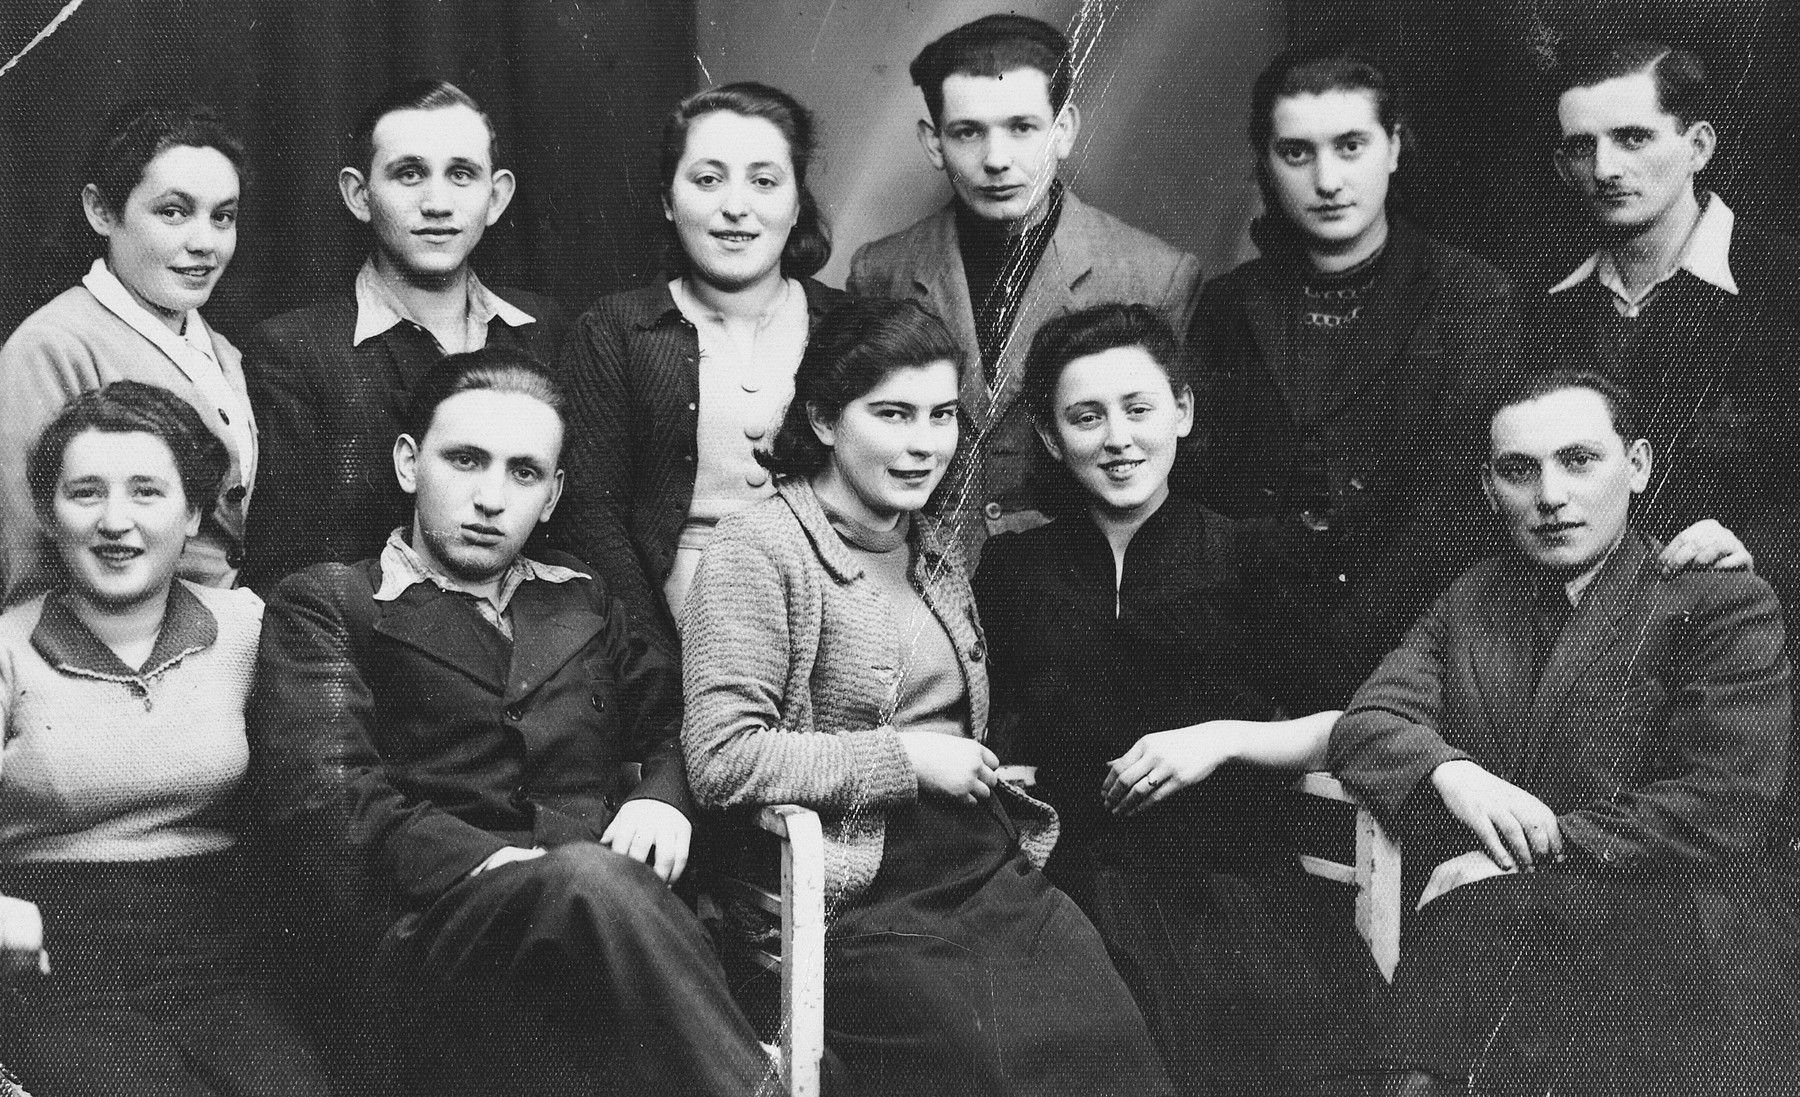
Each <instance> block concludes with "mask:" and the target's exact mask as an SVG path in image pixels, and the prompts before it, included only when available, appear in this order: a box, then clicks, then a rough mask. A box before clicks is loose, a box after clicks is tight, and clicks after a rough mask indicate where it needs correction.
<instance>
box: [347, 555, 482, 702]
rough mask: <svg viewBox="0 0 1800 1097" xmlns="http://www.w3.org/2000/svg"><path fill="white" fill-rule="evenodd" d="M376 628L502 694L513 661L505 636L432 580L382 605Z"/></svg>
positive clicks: (415, 584)
mask: <svg viewBox="0 0 1800 1097" xmlns="http://www.w3.org/2000/svg"><path fill="white" fill-rule="evenodd" d="M375 631H376V632H377V633H379V634H381V635H382V636H386V637H388V638H389V639H391V640H394V641H396V642H398V643H402V644H405V645H406V646H408V647H410V648H414V649H416V650H418V651H420V652H423V653H424V654H426V655H428V656H430V657H431V658H433V659H435V660H437V661H438V662H440V663H443V664H445V665H447V666H449V667H451V668H453V669H455V670H458V671H460V672H462V673H463V674H465V675H467V676H468V677H470V678H472V679H474V680H475V681H477V682H480V683H481V684H482V685H484V686H486V687H487V688H488V689H489V690H492V691H493V692H495V693H499V692H500V691H501V689H502V687H503V686H504V685H505V682H504V681H503V680H502V678H503V676H504V674H505V673H506V665H507V662H508V661H509V653H508V652H507V650H506V649H507V643H506V638H505V637H503V636H501V635H500V633H499V631H498V630H496V629H495V628H494V627H493V626H492V625H489V624H488V623H487V622H486V621H484V620H482V619H481V615H480V614H478V613H476V612H475V610H474V607H472V606H469V605H465V604H464V603H463V596H462V595H457V594H446V593H444V592H443V591H440V590H438V589H437V588H436V587H434V586H432V585H431V584H430V583H423V582H421V583H414V584H413V585H412V586H410V587H408V588H407V590H406V592H405V593H404V594H402V595H400V597H399V598H397V599H395V600H394V601H392V602H388V603H385V604H384V605H383V606H382V612H381V615H380V616H379V617H378V618H377V619H376V621H375Z"/></svg>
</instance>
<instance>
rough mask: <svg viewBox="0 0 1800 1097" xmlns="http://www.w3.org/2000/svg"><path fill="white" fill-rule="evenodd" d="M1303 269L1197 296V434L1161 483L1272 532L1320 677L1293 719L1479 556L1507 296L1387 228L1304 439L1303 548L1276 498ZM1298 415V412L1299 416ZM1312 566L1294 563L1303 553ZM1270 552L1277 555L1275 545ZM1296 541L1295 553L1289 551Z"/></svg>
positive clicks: (1484, 268)
mask: <svg viewBox="0 0 1800 1097" xmlns="http://www.w3.org/2000/svg"><path fill="white" fill-rule="evenodd" d="M1298 261H1303V260H1298V259H1297V258H1294V257H1289V256H1286V255H1283V254H1281V253H1280V252H1276V253H1275V254H1271V255H1266V256H1264V257H1263V258H1259V259H1254V260H1252V261H1250V262H1248V263H1245V264H1244V265H1243V266H1240V267H1238V268H1237V269H1236V270H1234V271H1232V272H1231V273H1230V274H1227V275H1224V276H1222V277H1219V278H1215V279H1213V280H1212V281H1211V282H1209V283H1207V285H1206V289H1205V290H1204V291H1203V292H1202V294H1201V297H1200V305H1199V308H1198V311H1197V312H1196V313H1195V316H1194V326H1193V329H1192V331H1191V332H1190V333H1189V335H1188V341H1187V354H1188V357H1189V362H1190V366H1189V368H1190V371H1191V375H1192V380H1193V383H1194V387H1195V390H1196V392H1197V394H1198V420H1197V423H1196V430H1195V432H1194V439H1193V443H1192V445H1191V446H1190V447H1189V450H1188V452H1186V453H1184V454H1183V456H1182V458H1181V460H1180V462H1179V463H1178V465H1177V467H1176V470H1175V474H1174V478H1173V479H1174V483H1175V485H1176V487H1177V488H1178V489H1179V490H1181V491H1183V492H1184V493H1187V494H1191V495H1194V496H1196V497H1197V498H1199V499H1201V500H1202V501H1203V502H1205V503H1206V504H1207V505H1208V506H1210V507H1212V508H1214V509H1215V510H1218V511H1219V512H1220V513H1223V514H1226V515H1229V516H1231V517H1234V518H1256V517H1267V518H1270V519H1272V520H1273V522H1272V527H1273V528H1274V530H1275V531H1276V538H1277V541H1278V542H1281V543H1280V544H1278V546H1277V550H1276V551H1277V555H1280V556H1284V557H1288V558H1291V559H1292V560H1294V561H1296V570H1297V571H1300V572H1305V571H1308V570H1312V571H1316V572H1317V574H1316V575H1311V576H1306V575H1297V576H1296V577H1295V586H1296V589H1297V590H1305V589H1306V588H1308V587H1309V586H1312V585H1314V584H1313V582H1312V581H1313V580H1318V583H1317V585H1318V586H1319V588H1320V589H1319V590H1318V591H1316V592H1313V593H1303V594H1301V595H1300V598H1301V600H1302V601H1309V602H1314V603H1316V604H1315V605H1312V606H1310V607H1309V608H1308V609H1307V610H1305V612H1306V613H1310V614H1312V615H1314V616H1316V617H1317V618H1318V620H1319V621H1320V634H1319V635H1317V636H1313V637H1304V636H1297V637H1296V639H1295V642H1296V643H1311V644H1316V645H1317V646H1318V647H1319V648H1320V649H1321V650H1320V653H1319V659H1320V660H1323V662H1324V664H1325V665H1327V666H1328V667H1329V670H1328V673H1327V675H1326V680H1325V681H1324V682H1323V684H1322V686H1321V688H1320V689H1319V690H1318V691H1317V696H1315V697H1313V698H1311V699H1310V701H1309V702H1308V704H1307V706H1306V707H1314V708H1338V707H1341V706H1342V705H1343V703H1344V701H1345V700H1346V699H1347V698H1348V697H1349V695H1350V692H1351V691H1352V690H1354V689H1355V687H1356V686H1357V685H1358V684H1359V683H1360V682H1361V681H1362V679H1363V678H1364V677H1366V676H1367V675H1368V673H1369V671H1371V670H1373V669H1374V667H1375V664H1376V663H1377V662H1378V661H1379V660H1380V658H1381V656H1382V655H1384V654H1386V653H1387V651H1388V650H1389V649H1390V648H1391V647H1392V646H1393V645H1394V644H1395V643H1396V642H1397V641H1398V640H1399V638H1400V637H1401V635H1403V634H1404V633H1405V631H1406V629H1407V627H1408V626H1409V625H1411V624H1412V622H1413V621H1414V620H1415V619H1416V618H1417V617H1418V615H1419V613H1420V612H1421V611H1422V610H1423V609H1424V608H1425V607H1426V606H1428V605H1430V603H1431V600H1432V599H1433V598H1434V597H1435V596H1436V595H1437V594H1438V593H1439V592H1440V591H1441V590H1443V588H1444V587H1446V586H1448V585H1449V583H1450V581H1451V580H1452V579H1454V578H1455V577H1456V575H1457V574H1458V573H1459V572H1461V571H1462V569H1463V568H1465V567H1467V566H1468V565H1469V564H1470V563H1471V562H1472V561H1474V560H1477V559H1480V558H1481V555H1482V554H1483V553H1482V552H1481V551H1480V550H1479V549H1478V547H1477V546H1478V545H1480V544H1481V542H1480V541H1479V540H1478V539H1477V537H1476V533H1477V531H1478V530H1485V528H1486V525H1485V516H1484V515H1482V514H1481V513H1480V512H1479V511H1477V510H1475V509H1474V508H1473V507H1472V506H1471V500H1472V499H1473V496H1474V493H1473V492H1472V491H1471V490H1470V488H1471V486H1472V479H1473V475H1474V471H1473V470H1474V467H1475V463H1476V462H1477V461H1478V460H1479V459H1480V458H1482V457H1485V456H1486V452H1485V445H1484V444H1483V440H1484V439H1485V438H1486V437H1487V429H1486V425H1485V423H1482V422H1481V421H1480V414H1479V413H1480V412H1481V410H1482V404H1483V402H1484V399H1485V396H1486V390H1485V386H1486V384H1487V383H1488V382H1490V381H1491V380H1492V379H1493V378H1494V377H1495V376H1497V375H1498V374H1499V372H1500V370H1501V368H1502V366H1503V364H1504V361H1505V358H1504V355H1505V351H1506V350H1507V347H1508V332H1509V330H1510V326H1511V288H1510V286H1509V284H1508V282H1507V280H1506V277H1505V276H1504V275H1502V274H1501V273H1500V272H1499V271H1498V270H1496V269H1495V268H1494V267H1492V266H1491V265H1489V264H1488V263H1486V262H1484V261H1482V260H1481V259H1478V258H1476V257H1475V256H1473V255H1470V254H1468V253H1467V252H1463V251H1459V250H1458V249H1456V248H1452V247H1450V246H1448V245H1446V244H1442V243H1440V242H1438V241H1436V240H1433V239H1432V238H1431V237H1429V236H1426V235H1425V234H1423V233H1421V232H1419V231H1418V230H1416V229H1414V228H1412V227H1410V226H1409V225H1407V224H1406V223H1404V222H1402V221H1398V220H1396V221H1393V222H1392V223H1391V226H1390V232H1389V236H1388V244H1387V252H1386V255H1385V257H1384V258H1383V260H1382V266H1381V269H1380V272H1379V273H1378V274H1377V276H1376V280H1375V284H1374V285H1373V286H1372V287H1371V289H1370V291H1369V296H1368V298H1367V299H1366V301H1365V303H1364V305H1363V311H1362V317H1361V319H1360V320H1359V322H1358V324H1357V326H1356V328H1355V329H1354V334H1353V335H1351V336H1350V340H1351V342H1350V345H1349V348H1348V350H1347V352H1346V354H1345V358H1344V370H1345V373H1344V375H1343V378H1342V380H1341V382H1340V386H1339V392H1338V393H1337V395H1336V398H1335V400H1334V401H1333V402H1328V403H1326V404H1325V405H1324V407H1323V409H1322V411H1320V412H1319V413H1318V416H1317V420H1316V423H1315V425H1314V427H1313V429H1314V431H1315V432H1316V434H1317V437H1318V440H1319V444H1320V445H1321V447H1322V449H1323V457H1324V462H1325V470H1326V477H1327V480H1328V487H1329V491H1330V499H1331V525H1332V531H1331V534H1330V536H1329V537H1328V538H1319V537H1314V536H1311V534H1310V532H1309V531H1308V530H1307V529H1306V528H1305V527H1304V526H1303V520H1302V518H1301V517H1300V511H1301V509H1302V508H1303V506H1304V505H1305V504H1304V503H1303V501H1301V500H1296V499H1289V498H1288V497H1287V493H1288V486H1289V484H1290V483H1291V482H1292V479H1293V476H1294V472H1295V468H1296V466H1297V465H1298V463H1299V462H1300V461H1301V460H1302V456H1303V453H1302V432H1301V427H1300V424H1299V423H1298V422H1297V421H1296V416H1295V411H1294V408H1295V406H1296V405H1298V404H1300V403H1301V402H1302V398H1301V397H1300V396H1299V395H1298V394H1297V393H1295V392H1294V390H1293V386H1294V385H1295V384H1297V383H1298V378H1297V369H1296V365H1295V361H1294V356H1295V355H1296V354H1297V353H1298V343H1299V340H1298V339H1297V338H1295V335H1296V331H1297V327H1298V325H1299V323H1300V319H1301V311H1302V282H1301V279H1300V276H1299V273H1298V271H1297V268H1296V266H1295V264H1296V262H1298ZM1309 402H1310V401H1309ZM1325 541H1329V544H1330V551H1329V552H1323V553H1318V554H1317V555H1319V556H1322V557H1323V558H1322V559H1316V560H1315V559H1312V558H1311V557H1312V556H1313V555H1314V554H1315V553H1314V549H1315V548H1317V547H1319V545H1316V544H1307V543H1315V542H1316V543H1323V542H1325ZM1288 542H1293V543H1292V544H1289V543H1288ZM1302 542H1306V543H1302Z"/></svg>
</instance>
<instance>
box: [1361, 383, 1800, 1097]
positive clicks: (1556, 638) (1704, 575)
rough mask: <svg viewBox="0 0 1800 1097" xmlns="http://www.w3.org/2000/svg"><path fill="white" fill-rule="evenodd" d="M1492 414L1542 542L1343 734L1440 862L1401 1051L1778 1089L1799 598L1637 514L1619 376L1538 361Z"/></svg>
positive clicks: (1634, 466)
mask: <svg viewBox="0 0 1800 1097" xmlns="http://www.w3.org/2000/svg"><path fill="white" fill-rule="evenodd" d="M1490 433H1491V447H1492V448H1491V455H1490V457H1489V460H1488V462H1487V465H1486V473H1485V477H1486V487H1487V496H1488V499H1489V501H1490V502H1491V504H1492V506H1493V509H1494V511H1495V512H1496V513H1497V514H1498V515H1499V517H1500V520H1501V524H1502V525H1503V526H1504V527H1505V530H1506V532H1507V534H1508V536H1509V538H1510V540H1511V541H1512V542H1513V545H1514V546H1515V551H1512V552H1509V553H1507V554H1504V555H1502V556H1501V557H1498V558H1495V559H1491V560H1488V561H1486V562H1484V563H1481V564H1478V565H1476V566H1475V567H1474V568H1472V569H1470V570H1469V571H1468V572H1466V573H1464V574H1463V576H1462V577H1461V578H1460V579H1459V580H1457V582H1456V583H1455V584H1454V585H1453V586H1452V587H1451V589H1450V590H1449V592H1448V593H1446V594H1445V595H1444V596H1443V597H1442V598H1441V599H1439V600H1438V602H1437V604H1436V605H1435V606H1434V607H1433V608H1432V609H1431V610H1430V611H1429V612H1427V613H1426V614H1425V616H1424V617H1423V618H1421V619H1420V621H1419V623H1418V624H1417V625H1416V626H1415V627H1414V628H1413V630H1412V632H1411V633H1410V634H1409V635H1408V636H1407V638H1406V641H1405V643H1404V644H1403V645H1402V646H1401V647H1400V648H1399V649H1398V650H1396V651H1395V652H1394V653H1393V654H1391V655H1390V656H1388V658H1387V659H1386V660H1385V661H1384V662H1383V663H1382V665H1381V667H1380V669H1379V670H1377V671H1376V672H1375V675H1374V676H1373V677H1372V678H1370V679H1369V681H1368V682H1367V683H1365V684H1364V685H1363V687H1362V688H1361V689H1360V690H1359V691H1358V692H1357V694H1356V696H1355V698H1354V699H1353V700H1352V702H1351V704H1350V706H1349V708H1348V710H1347V711H1346V712H1345V714H1344V715H1343V717H1342V718H1341V719H1340V720H1339V721H1338V723H1337V725H1336V727H1335V728H1334V729H1333V731H1332V736H1331V743H1330V748H1329V755H1328V760H1329V763H1330V766H1331V768H1332V769H1333V770H1334V771H1336V772H1337V773H1338V774H1339V775H1340V776H1341V777H1342V778H1343V779H1344V781H1345V782H1346V783H1347V784H1349V785H1350V786H1351V787H1352V788H1354V789H1355V790H1356V792H1357V793H1358V794H1359V795H1360V796H1362V797H1364V798H1365V799H1366V800H1367V801H1368V802H1369V803H1370V804H1371V805H1373V807H1374V809H1375V810H1376V811H1377V812H1378V813H1379V814H1381V815H1382V816H1383V817H1384V818H1385V819H1386V820H1387V821H1388V822H1389V823H1391V824H1393V825H1394V826H1396V827H1397V828H1399V830H1400V832H1401V834H1402V839H1403V845H1404V848H1405V856H1406V859H1407V863H1408V865H1409V867H1411V868H1412V869H1413V870H1414V875H1415V876H1417V877H1420V878H1423V883H1424V890H1423V892H1422V894H1421V895H1420V897H1419V900H1418V907H1419V910H1418V914H1417V915H1416V916H1415V918H1414V919H1413V921H1412V922H1410V923H1409V924H1408V926H1407V930H1406V937H1405V947H1404V951H1403V953H1402V955H1401V960H1400V967H1399V970H1398V971H1397V972H1396V974H1395V979H1394V983H1393V985H1392V987H1390V988H1389V992H1388V994H1387V997H1386V1000H1385V1001H1384V1003H1383V1009H1382V1010H1381V1017H1382V1019H1383V1025H1382V1029H1381V1032H1380V1034H1379V1036H1378V1039H1377V1041H1376V1048H1375V1055H1376V1057H1377V1060H1378V1063H1379V1065H1382V1066H1385V1067H1388V1068H1403V1069H1404V1070H1407V1071H1411V1072H1412V1073H1411V1075H1410V1077H1407V1078H1405V1079H1404V1080H1403V1079H1402V1078H1401V1076H1400V1075H1394V1076H1391V1077H1390V1079H1389V1081H1390V1083H1391V1084H1392V1085H1393V1088H1392V1089H1391V1090H1389V1092H1394V1093H1420V1094H1428V1093H1439V1092H1442V1093H1450V1092H1455V1093H1465V1092H1471V1093H1481V1094H1514V1093H1518V1094H1526V1093H1533V1094H1542V1093H1550V1092H1554V1093H1558V1094H1609V1095H1630V1094H1644V1093H1684V1094H1689V1093H1719V1094H1723V1093H1730V1094H1751V1093H1767V1092H1775V1091H1778V1090H1780V1089H1782V1088H1784V1087H1785V1085H1786V1081H1787V1079H1788V1078H1791V1074H1787V1073H1784V1072H1785V1071H1787V1070H1788V1069H1789V1068H1788V1067H1787V1066H1786V1065H1785V1064H1786V1063H1787V1061H1788V1058H1789V1057H1790V1056H1791V1054H1792V1052H1791V1050H1790V1049H1789V1047H1788V1044H1789V1043H1790V1042H1791V1032H1787V1031H1784V1028H1785V1025H1786V1022H1785V1020H1784V1015H1791V1014H1788V1013H1787V1011H1790V1010H1791V1008H1792V999H1793V992H1792V991H1793V987H1792V979H1793V974H1794V958H1795V952H1796V941H1797V940H1800V933H1797V932H1796V930H1797V919H1796V907H1795V903H1794V883H1793V877H1792V876H1791V875H1790V874H1789V868H1788V865H1787V860H1788V854H1787V850H1786V849H1785V847H1784V846H1783V845H1782V844H1781V843H1780V842H1779V841H1771V839H1772V838H1774V839H1779V838H1782V837H1785V835H1779V834H1775V833H1774V830H1775V829H1776V828H1775V827H1774V826H1773V825H1772V820H1773V807H1774V804H1775V802H1776V798H1777V796H1778V794H1779V793H1780V791H1781V785H1782V776H1783V773H1784V771H1785V768H1786V765H1787V758H1788V721H1789V706H1790V701H1789V687H1788V676H1789V668H1788V662H1787V659H1786V657H1785V656H1784V655H1783V628H1782V622H1781V610H1780V607H1779V605H1778V604H1777V602H1776V599H1775V596H1774V594H1773V593H1772V592H1771V591H1770V589H1769V587H1768V585H1767V584H1766V583H1764V582H1763V581H1762V580H1760V579H1758V578H1756V577H1755V576H1753V575H1750V574H1748V573H1747V572H1741V571H1739V572H1731V571H1720V570H1710V571H1691V570H1690V571H1679V572H1674V573H1672V574H1667V573H1665V570H1664V568H1663V567H1662V566H1661V565H1660V564H1659V563H1658V561H1657V552H1658V550H1659V548H1660V546H1658V545H1657V544H1656V542H1654V541H1652V540H1651V539H1649V538H1648V537H1645V536H1644V535H1642V534H1640V533H1638V532H1636V531H1635V530H1633V529H1632V528H1631V523H1630V521H1629V520H1628V518H1629V515H1630V512H1631V508H1632V499H1633V497H1634V496H1635V495H1637V494H1638V493H1640V492H1642V491H1643V490H1644V487H1645V485H1646V484H1647V483H1648V482H1649V480H1650V475H1651V450H1650V445H1649V443H1648V442H1646V441H1644V440H1643V439H1642V438H1639V437H1638V436H1637V431H1636V430H1635V429H1634V426H1633V423H1632V421H1631V419H1630V417H1629V414H1628V412H1627V411H1626V410H1625V405H1624V396H1623V395H1622V393H1621V391H1620V390H1619V389H1617V388H1616V387H1614V386H1613V385H1612V384H1611V383H1610V382H1609V381H1607V380H1605V379H1604V378H1603V377H1601V376H1600V375H1598V374H1589V373H1576V372H1569V371H1564V372H1560V373H1551V374H1548V375H1543V376H1540V377H1537V378H1534V379H1531V380H1529V381H1523V382H1520V383H1519V384H1518V386H1517V387H1516V388H1514V389H1513V390H1511V391H1510V392H1508V393H1507V394H1506V395H1505V396H1503V397H1501V400H1500V402H1499V407H1498V410H1497V411H1496V412H1495V414H1494V415H1493V418H1492V420H1491V432H1490ZM1426 877H1428V878H1426ZM1419 882H1420V881H1419V880H1415V881H1414V883H1415V886H1416V884H1417V883H1419ZM1771 1071H1772V1072H1773V1074H1772V1075H1771V1074H1770V1073H1769V1072H1771ZM1759 1072H1761V1073H1759ZM1774 1078H1782V1079H1783V1081H1782V1083H1781V1084H1776V1082H1775V1081H1774Z"/></svg>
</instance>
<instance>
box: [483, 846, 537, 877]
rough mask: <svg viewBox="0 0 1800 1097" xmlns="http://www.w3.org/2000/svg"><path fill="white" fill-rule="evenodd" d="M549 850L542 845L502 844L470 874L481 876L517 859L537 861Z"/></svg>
mask: <svg viewBox="0 0 1800 1097" xmlns="http://www.w3.org/2000/svg"><path fill="white" fill-rule="evenodd" d="M548 852H550V851H549V850H547V849H545V848H544V847H542V846H529V847H527V846H501V847H500V848H499V849H497V850H495V851H494V852H492V853H490V854H488V856H487V860H485V861H483V862H481V863H480V864H479V865H476V866H475V867H474V868H472V869H470V870H469V876H470V877H471V878H473V877H476V876H480V875H481V874H482V873H484V872H486V871H488V870H489V869H495V868H499V867H500V866H501V865H510V864H512V863H513V862H515V861H535V860H537V859H538V858H539V857H542V856H543V855H544V854H546V853H548Z"/></svg>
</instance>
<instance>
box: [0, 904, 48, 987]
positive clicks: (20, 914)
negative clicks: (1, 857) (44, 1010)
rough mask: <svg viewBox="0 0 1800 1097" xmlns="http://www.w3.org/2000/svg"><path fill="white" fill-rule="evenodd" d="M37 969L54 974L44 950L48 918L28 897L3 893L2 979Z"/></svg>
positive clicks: (0, 918) (0, 924) (0, 926)
mask: <svg viewBox="0 0 1800 1097" xmlns="http://www.w3.org/2000/svg"><path fill="white" fill-rule="evenodd" d="M28 971H35V972H37V973H38V974H39V975H48V974H50V954H49V953H47V952H45V951H44V917H43V915H42V914H40V913H39V912H38V907H37V904H36V903H34V902H31V901H30V900H28V899H16V898H14V897H13V896H11V895H0V978H6V977H10V976H13V975H22V974H24V973H25V972H28Z"/></svg>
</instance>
